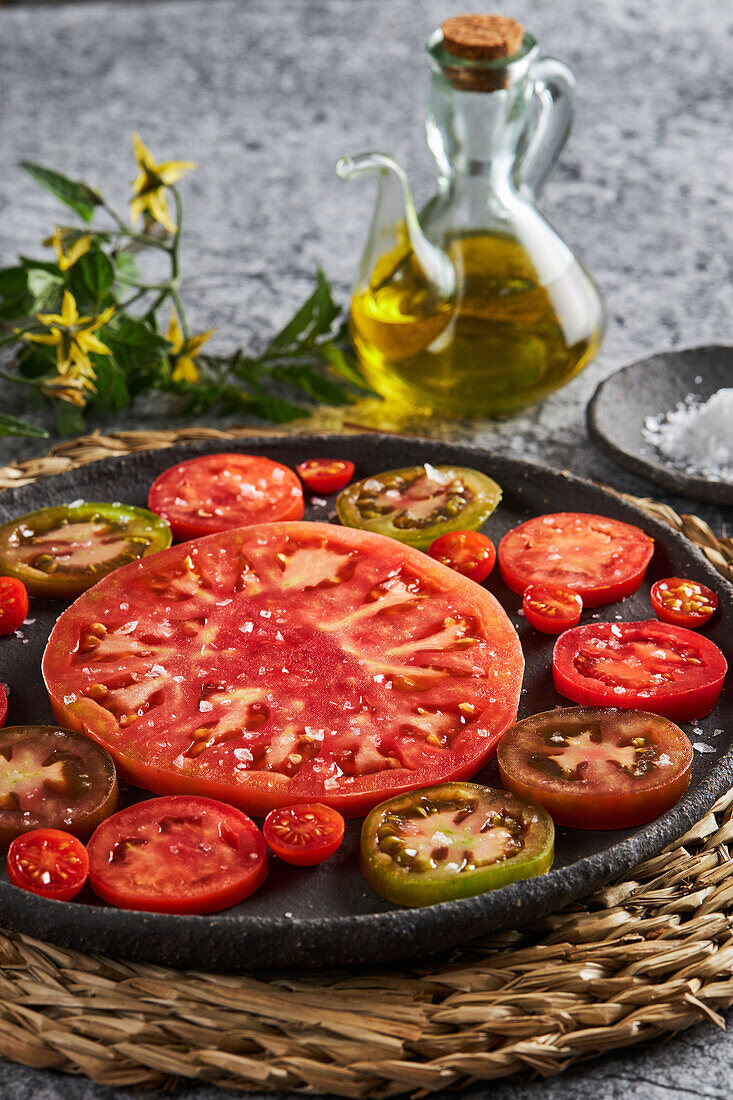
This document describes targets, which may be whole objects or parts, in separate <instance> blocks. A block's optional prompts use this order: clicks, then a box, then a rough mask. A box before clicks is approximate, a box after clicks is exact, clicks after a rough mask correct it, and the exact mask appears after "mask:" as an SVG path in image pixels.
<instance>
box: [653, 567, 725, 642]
mask: <svg viewBox="0 0 733 1100" xmlns="http://www.w3.org/2000/svg"><path fill="white" fill-rule="evenodd" d="M651 599H652V607H653V608H654V610H655V611H656V613H657V615H658V617H659V618H660V619H661V620H662V622H663V623H673V624H674V625H675V626H686V627H687V628H688V629H689V630H696V629H697V627H699V626H704V625H705V623H706V622H707V621H708V619H711V618H712V617H713V615H714V614H715V612H716V611H717V608H718V597H717V596H716V595H715V593H714V592H713V590H712V588H708V586H707V585H706V584H700V582H699V581H686V580H684V579H683V578H682V577H667V579H666V580H663V581H657V582H656V584H653V585H652V591H651Z"/></svg>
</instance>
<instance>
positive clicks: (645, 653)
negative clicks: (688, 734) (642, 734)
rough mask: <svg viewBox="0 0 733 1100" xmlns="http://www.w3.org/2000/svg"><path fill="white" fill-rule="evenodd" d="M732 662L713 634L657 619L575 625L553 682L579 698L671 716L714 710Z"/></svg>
mask: <svg viewBox="0 0 733 1100" xmlns="http://www.w3.org/2000/svg"><path fill="white" fill-rule="evenodd" d="M727 668H728V665H727V662H726V660H725V657H724V656H723V654H722V653H721V652H720V650H719V649H718V647H717V646H716V645H715V644H714V643H713V642H711V641H710V640H709V639H708V638H703V637H701V636H700V635H699V634H695V633H693V631H691V630H685V629H684V627H681V626H672V625H671V624H669V623H660V622H657V620H656V619H648V620H644V621H642V622H625V623H622V622H619V623H592V624H589V625H587V626H576V627H573V629H572V630H567V631H566V632H565V633H564V634H561V635H560V637H559V638H558V640H557V641H556V642H555V649H554V652H553V655H552V676H553V680H554V682H555V688H556V689H557V691H559V692H560V694H561V695H565V696H566V697H567V698H568V699H572V700H573V702H574V703H580V704H581V706H614V707H622V708H624V709H627V708H630V709H636V710H649V711H653V713H654V714H661V715H663V716H664V717H665V718H671V719H672V721H673V722H691V721H693V720H694V719H697V718H703V717H705V715H706V714H709V713H710V711H711V710H712V709H713V707H714V706H715V704H716V703H717V701H718V697H719V696H720V692H721V690H722V688H723V681H724V680H725V673H726V670H727Z"/></svg>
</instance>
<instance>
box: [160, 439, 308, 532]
mask: <svg viewBox="0 0 733 1100" xmlns="http://www.w3.org/2000/svg"><path fill="white" fill-rule="evenodd" d="M148 506H149V507H150V508H151V509H152V511H153V512H157V513H158V515H159V516H162V518H163V519H164V520H166V521H167V522H168V523H169V524H170V525H171V527H172V529H173V533H174V535H175V536H176V538H177V539H179V540H185V539H195V538H200V537H201V536H202V535H211V534H214V533H215V532H217V531H227V530H229V529H230V528H232V527H246V526H248V525H249V524H252V523H274V522H280V521H282V520H293V519H301V518H302V516H303V509H304V505H303V489H302V486H301V484H300V482H299V481H298V478H297V477H296V476H295V474H294V473H293V471H292V470H291V469H290V468H289V467H288V466H283V465H282V463H280V462H273V461H272V460H271V459H269V458H264V457H263V456H262V455H241V454H218V455H203V456H202V457H201V458H190V459H189V460H188V461H187V462H179V463H178V465H176V466H171V467H170V469H168V470H165V471H164V472H163V473H162V474H160V476H159V477H157V478H156V479H155V481H154V482H153V484H152V486H151V488H150V493H149V494H148Z"/></svg>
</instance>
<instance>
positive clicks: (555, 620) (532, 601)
mask: <svg viewBox="0 0 733 1100" xmlns="http://www.w3.org/2000/svg"><path fill="white" fill-rule="evenodd" d="M522 610H523V611H524V617H525V619H526V620H527V622H528V623H529V625H530V626H532V627H534V629H535V630H539V631H540V632H541V633H542V634H562V632H563V630H567V629H568V628H569V627H571V626H575V624H576V623H577V622H579V621H580V613H581V611H582V610H583V601H582V599H581V597H580V596H579V595H578V593H577V592H573V590H572V588H565V586H564V585H562V584H547V583H545V584H530V585H527V587H526V588H525V590H524V595H523V596H522Z"/></svg>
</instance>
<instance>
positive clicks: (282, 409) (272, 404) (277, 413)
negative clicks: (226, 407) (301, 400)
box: [242, 393, 306, 424]
mask: <svg viewBox="0 0 733 1100" xmlns="http://www.w3.org/2000/svg"><path fill="white" fill-rule="evenodd" d="M242 404H243V405H244V406H245V407H246V408H247V409H248V410H249V412H251V413H252V414H253V415H254V416H259V417H261V419H262V420H272V421H274V423H275V424H287V423H288V422H289V421H291V420H299V419H300V418H301V417H303V416H305V415H306V410H305V409H299V408H298V406H297V405H291V404H290V403H289V402H288V401H283V400H282V399H281V398H280V397H272V396H271V395H270V394H264V393H263V394H259V393H256V394H243V395H242Z"/></svg>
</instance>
